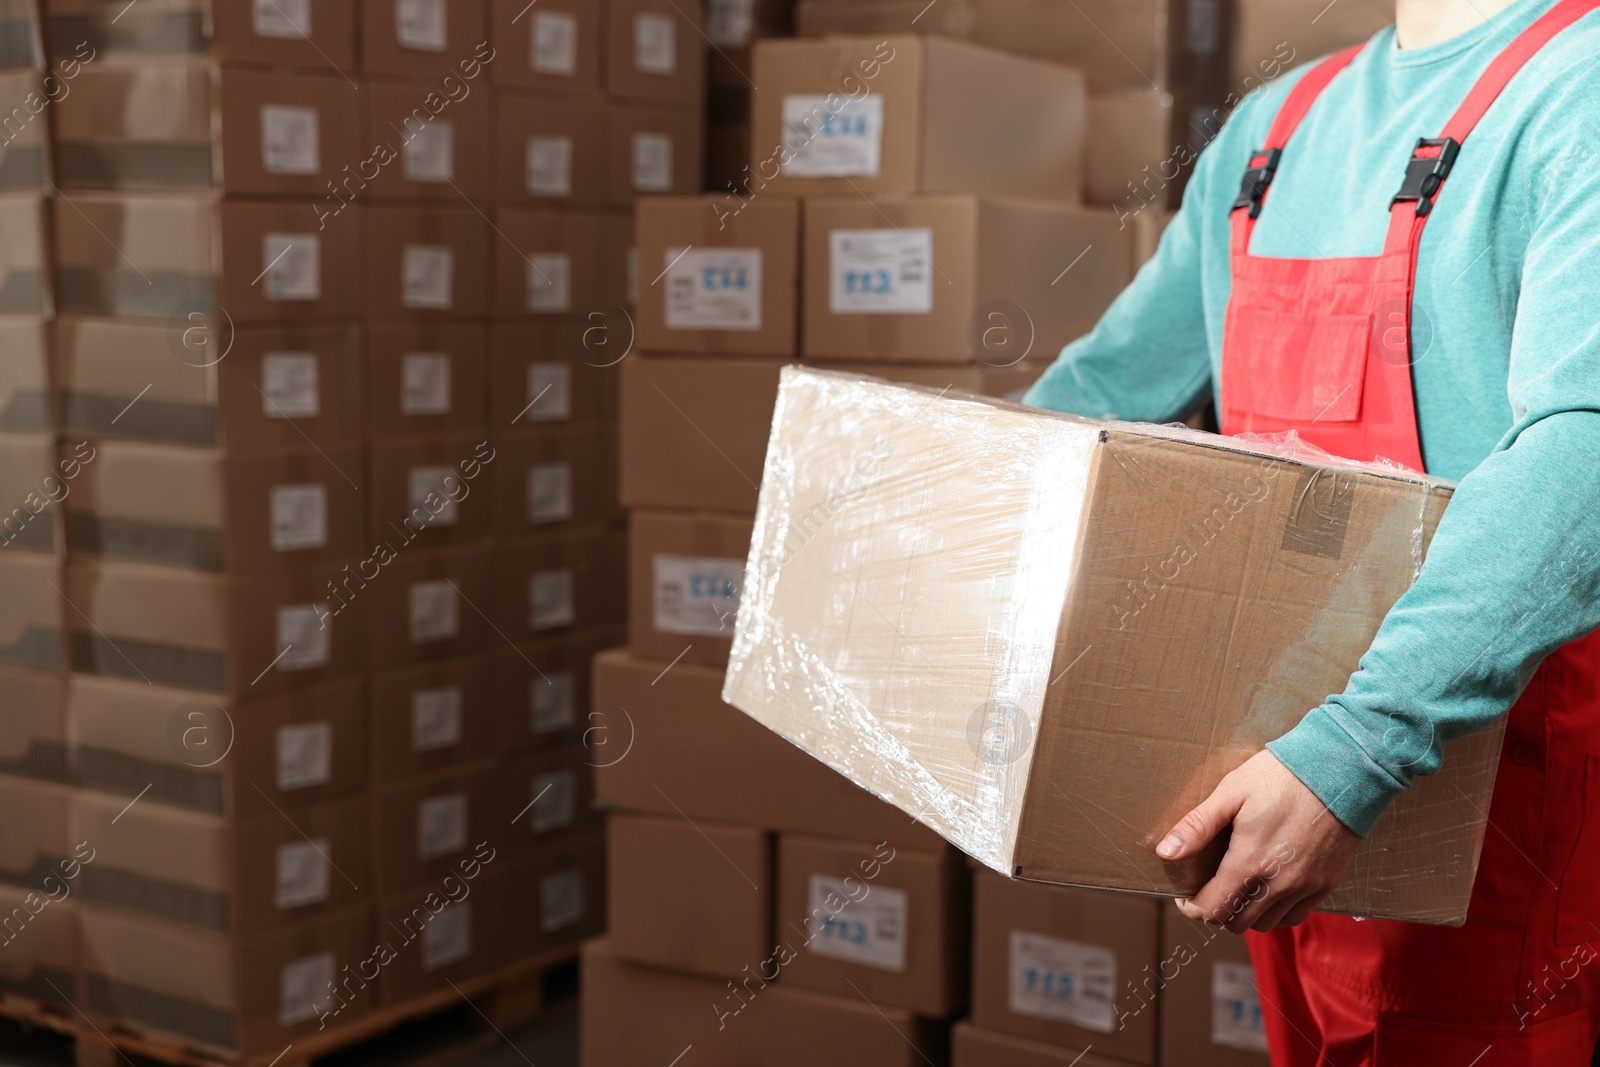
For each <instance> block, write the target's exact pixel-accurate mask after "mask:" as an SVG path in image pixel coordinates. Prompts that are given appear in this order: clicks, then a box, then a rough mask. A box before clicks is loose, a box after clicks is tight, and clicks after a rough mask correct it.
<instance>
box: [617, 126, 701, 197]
mask: <svg viewBox="0 0 1600 1067" xmlns="http://www.w3.org/2000/svg"><path fill="white" fill-rule="evenodd" d="M605 168H606V170H605V175H606V188H607V192H608V196H607V201H608V202H609V203H610V204H612V205H614V206H616V207H632V206H633V204H634V203H635V201H637V200H639V199H641V198H644V197H650V196H656V195H662V194H666V195H678V196H688V195H691V194H694V193H698V192H699V191H700V190H701V189H702V188H704V169H705V120H704V119H703V118H702V117H701V116H700V115H699V114H697V113H696V112H693V111H684V110H682V109H679V108H671V107H646V106H641V105H637V104H633V105H622V104H611V105H609V106H607V108H606V159H605Z"/></svg>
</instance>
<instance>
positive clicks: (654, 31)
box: [605, 0, 706, 112]
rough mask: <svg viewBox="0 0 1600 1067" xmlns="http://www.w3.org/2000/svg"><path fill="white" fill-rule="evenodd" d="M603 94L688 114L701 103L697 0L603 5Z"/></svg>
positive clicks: (701, 31) (701, 35)
mask: <svg viewBox="0 0 1600 1067" xmlns="http://www.w3.org/2000/svg"><path fill="white" fill-rule="evenodd" d="M605 20H606V21H605V72H606V78H605V83H606V92H607V93H609V94H610V95H611V96H612V97H615V98H618V99H623V100H640V101H647V102H650V103H657V104H670V105H672V106H674V107H678V108H682V109H684V110H685V111H689V112H693V111H696V110H698V109H699V108H700V106H701V104H702V103H703V102H704V100H705V91H706V60H705V54H706V43H705V42H706V38H705V14H704V10H703V5H702V4H701V2H700V0H690V2H687V3H680V2H674V0H608V2H607V3H606V5H605Z"/></svg>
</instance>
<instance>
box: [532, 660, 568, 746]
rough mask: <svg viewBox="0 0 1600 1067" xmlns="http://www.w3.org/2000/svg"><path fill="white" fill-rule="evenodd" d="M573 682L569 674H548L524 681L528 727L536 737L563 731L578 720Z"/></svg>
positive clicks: (562, 672) (557, 672) (565, 672)
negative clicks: (526, 685)
mask: <svg viewBox="0 0 1600 1067" xmlns="http://www.w3.org/2000/svg"><path fill="white" fill-rule="evenodd" d="M577 693H578V686H577V679H575V678H574V677H573V676H572V672H571V671H551V672H549V673H548V674H546V675H545V676H544V677H543V678H534V679H532V680H531V681H529V682H528V712H529V722H528V728H529V729H530V730H531V731H532V732H533V733H536V734H550V733H555V732H556V731H557V730H566V729H568V728H570V727H571V726H572V724H573V723H575V722H577V720H578V700H577Z"/></svg>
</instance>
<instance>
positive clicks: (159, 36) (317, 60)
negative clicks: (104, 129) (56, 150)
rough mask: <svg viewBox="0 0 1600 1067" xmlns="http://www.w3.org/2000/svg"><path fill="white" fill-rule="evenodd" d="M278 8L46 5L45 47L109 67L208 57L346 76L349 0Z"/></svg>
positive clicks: (352, 21)
mask: <svg viewBox="0 0 1600 1067" xmlns="http://www.w3.org/2000/svg"><path fill="white" fill-rule="evenodd" d="M281 7H282V10H276V11H275V10H273V9H272V8H271V7H268V6H266V5H262V8H261V9H259V10H258V9H257V8H255V6H254V5H253V4H252V5H246V4H235V3H228V2H227V0H221V2H216V0H169V2H166V3H160V4H140V5H138V6H137V7H136V8H128V6H127V4H126V3H118V2H117V0H51V3H50V11H49V28H50V34H49V37H50V48H51V52H52V54H53V55H54V57H55V58H56V59H57V61H58V62H59V60H60V58H61V57H62V56H65V55H77V56H79V57H80V58H81V57H83V56H87V55H92V56H93V57H94V58H95V59H96V60H100V61H111V62H122V61H145V60H151V59H185V58H193V57H198V56H202V55H209V56H212V57H214V58H216V59H221V60H224V61H226V62H230V63H235V62H236V63H265V64H270V65H272V66H285V67H305V68H310V69H312V70H315V71H317V72H319V73H327V71H328V68H329V67H332V68H333V69H335V70H341V71H346V72H351V73H353V67H354V64H355V59H356V2H355V0H317V2H316V3H315V4H309V3H290V4H286V5H281ZM91 50H92V51H91ZM347 88H348V87H347Z"/></svg>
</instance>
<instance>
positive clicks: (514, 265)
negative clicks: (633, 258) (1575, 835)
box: [491, 207, 633, 315]
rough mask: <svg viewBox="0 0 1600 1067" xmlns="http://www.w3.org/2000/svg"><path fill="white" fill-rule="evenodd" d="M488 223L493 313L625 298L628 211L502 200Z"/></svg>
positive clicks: (591, 307) (590, 306)
mask: <svg viewBox="0 0 1600 1067" xmlns="http://www.w3.org/2000/svg"><path fill="white" fill-rule="evenodd" d="M495 226H496V228H497V229H498V231H499V234H500V237H501V238H502V240H498V241H496V242H495V244H494V257H495V258H494V272H495V275H494V304H493V307H492V308H491V310H492V311H493V313H494V314H496V315H522V314H525V313H530V312H531V313H532V314H535V315H569V314H580V315H587V314H588V313H590V312H592V311H595V310H598V309H603V308H609V307H616V306H620V305H623V304H625V303H627V302H628V295H627V293H628V285H627V273H628V272H627V262H626V258H625V255H624V250H625V249H626V248H627V247H628V245H629V243H630V240H631V234H632V232H633V219H632V217H631V216H629V215H619V214H613V213H608V212H599V211H548V210H529V209H526V208H510V207H502V208H499V209H498V210H497V211H496V213H495Z"/></svg>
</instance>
